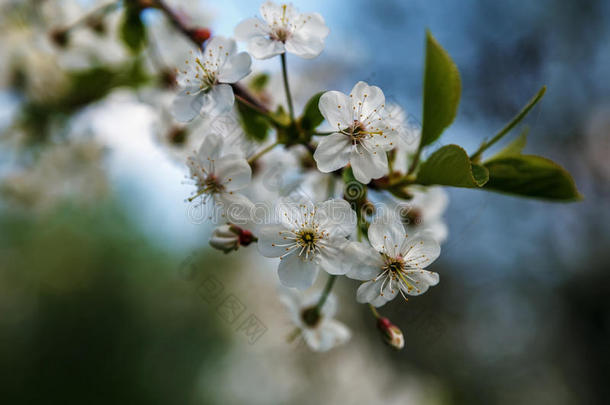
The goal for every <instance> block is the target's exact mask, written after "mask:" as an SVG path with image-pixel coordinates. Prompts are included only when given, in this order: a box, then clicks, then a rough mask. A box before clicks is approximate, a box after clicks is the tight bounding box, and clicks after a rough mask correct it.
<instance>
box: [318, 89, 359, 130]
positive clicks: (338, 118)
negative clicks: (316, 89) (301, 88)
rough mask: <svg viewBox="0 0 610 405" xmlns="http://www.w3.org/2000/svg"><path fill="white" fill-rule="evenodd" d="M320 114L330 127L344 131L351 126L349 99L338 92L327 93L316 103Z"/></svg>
mask: <svg viewBox="0 0 610 405" xmlns="http://www.w3.org/2000/svg"><path fill="white" fill-rule="evenodd" d="M318 108H319V109H320V114H322V116H323V117H324V119H326V121H327V122H328V123H329V124H330V126H331V127H333V128H337V129H345V128H347V127H349V126H350V125H351V124H352V113H351V111H350V108H351V101H350V98H349V97H348V96H347V95H345V94H343V93H341V92H340V91H327V92H326V93H324V94H322V97H320V101H319V102H318Z"/></svg>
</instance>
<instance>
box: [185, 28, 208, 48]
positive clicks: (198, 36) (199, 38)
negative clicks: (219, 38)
mask: <svg viewBox="0 0 610 405" xmlns="http://www.w3.org/2000/svg"><path fill="white" fill-rule="evenodd" d="M190 34H191V37H192V38H193V39H194V40H195V41H196V42H197V43H198V44H203V43H204V42H205V41H207V40H208V39H209V38H210V36H211V35H212V33H211V32H210V30H209V29H207V28H193V29H191V30H190Z"/></svg>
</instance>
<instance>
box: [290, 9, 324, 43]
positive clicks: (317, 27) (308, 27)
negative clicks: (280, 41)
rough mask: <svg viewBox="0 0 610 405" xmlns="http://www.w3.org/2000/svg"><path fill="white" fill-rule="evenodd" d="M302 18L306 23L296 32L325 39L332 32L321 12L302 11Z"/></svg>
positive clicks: (304, 35)
mask: <svg viewBox="0 0 610 405" xmlns="http://www.w3.org/2000/svg"><path fill="white" fill-rule="evenodd" d="M300 19H301V20H302V21H304V23H303V24H302V25H300V26H298V27H297V28H296V30H295V32H294V33H295V34H297V35H301V36H303V37H307V38H312V39H314V38H315V39H321V40H322V39H324V38H326V37H327V36H328V34H329V33H330V29H329V28H328V27H327V26H326V22H324V18H323V17H322V16H321V15H320V14H319V13H302V14H301V15H300Z"/></svg>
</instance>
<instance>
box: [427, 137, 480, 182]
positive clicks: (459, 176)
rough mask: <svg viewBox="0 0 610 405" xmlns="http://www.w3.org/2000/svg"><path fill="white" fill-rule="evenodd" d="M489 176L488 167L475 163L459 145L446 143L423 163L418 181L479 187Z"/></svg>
mask: <svg viewBox="0 0 610 405" xmlns="http://www.w3.org/2000/svg"><path fill="white" fill-rule="evenodd" d="M488 178H489V173H488V172H487V169H486V168H485V167H483V166H480V165H478V164H474V163H472V162H471V161H470V159H469V158H468V154H467V153H466V151H465V150H464V149H462V148H461V147H459V146H458V145H446V146H443V147H442V148H440V149H439V150H437V151H436V152H434V153H433V154H432V155H430V157H429V158H428V160H426V161H425V162H424V163H422V165H421V168H420V170H419V173H418V175H417V182H418V183H420V184H423V185H431V184H440V185H443V186H453V187H468V188H478V187H481V186H483V185H484V184H485V183H486V182H487V180H488Z"/></svg>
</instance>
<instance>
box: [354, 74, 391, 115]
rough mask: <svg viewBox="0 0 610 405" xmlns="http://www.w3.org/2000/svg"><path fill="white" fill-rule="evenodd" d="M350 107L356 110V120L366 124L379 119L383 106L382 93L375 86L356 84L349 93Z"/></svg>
mask: <svg viewBox="0 0 610 405" xmlns="http://www.w3.org/2000/svg"><path fill="white" fill-rule="evenodd" d="M350 97H351V99H352V106H353V107H355V108H356V111H359V113H358V119H359V120H360V121H361V122H365V123H366V122H367V121H370V120H372V119H373V118H376V117H379V115H380V113H381V110H382V109H383V107H384V105H385V96H384V95H383V91H381V89H380V88H379V87H377V86H369V85H368V84H367V83H366V82H362V81H360V82H358V83H356V85H355V86H354V87H353V88H352V91H351V93H350Z"/></svg>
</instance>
